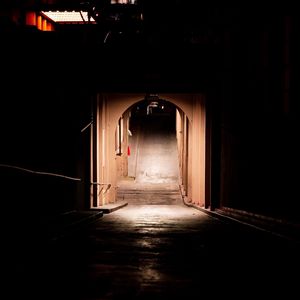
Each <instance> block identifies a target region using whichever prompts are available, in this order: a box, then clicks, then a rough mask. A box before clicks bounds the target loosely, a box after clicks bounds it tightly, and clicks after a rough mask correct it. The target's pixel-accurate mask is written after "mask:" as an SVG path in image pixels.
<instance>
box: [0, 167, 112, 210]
mask: <svg viewBox="0 0 300 300" xmlns="http://www.w3.org/2000/svg"><path fill="white" fill-rule="evenodd" d="M0 168H6V169H13V170H18V171H22V172H26V173H30V174H35V175H42V176H51V177H59V178H63V179H67V180H70V181H76V182H83V180H82V179H81V178H78V177H71V176H66V175H62V174H57V173H50V172H41V171H35V170H31V169H27V168H22V167H19V166H15V165H9V164H0ZM90 185H91V186H97V187H96V191H97V206H98V201H99V198H100V197H101V195H102V197H104V195H105V194H106V193H108V191H109V189H110V188H111V187H112V185H111V184H110V183H99V182H90ZM92 191H95V189H94V188H93V189H92ZM95 194H96V193H95ZM95 194H91V198H92V199H93V197H94V196H95ZM97 206H96V207H97ZM93 207H95V205H93V201H91V208H93Z"/></svg>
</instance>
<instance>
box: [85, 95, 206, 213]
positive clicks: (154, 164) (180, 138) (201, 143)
mask: <svg viewBox="0 0 300 300" xmlns="http://www.w3.org/2000/svg"><path fill="white" fill-rule="evenodd" d="M94 115H95V119H94V123H93V126H92V127H93V128H92V137H91V145H92V147H91V149H92V151H91V177H92V182H94V183H95V184H94V185H93V186H92V189H91V207H99V206H101V205H104V204H107V203H112V202H115V201H117V200H118V191H119V190H120V187H121V186H122V184H123V183H124V180H125V179H126V184H127V185H128V184H129V183H130V184H131V185H132V184H135V185H136V186H135V189H136V188H137V185H138V184H142V185H144V186H145V184H147V185H148V186H147V188H149V186H151V187H152V188H153V187H154V185H155V187H156V188H158V187H159V185H160V187H162V186H163V187H164V189H166V188H167V189H174V186H176V188H177V190H178V191H180V192H181V195H182V196H183V197H185V199H186V200H187V201H189V202H192V203H194V204H197V205H199V206H204V203H205V130H206V113H205V101H204V96H203V95H199V94H160V95H156V94H155V95H145V94H105V95H104V94H98V95H97V99H96V101H95V105H94ZM152 191H153V189H152Z"/></svg>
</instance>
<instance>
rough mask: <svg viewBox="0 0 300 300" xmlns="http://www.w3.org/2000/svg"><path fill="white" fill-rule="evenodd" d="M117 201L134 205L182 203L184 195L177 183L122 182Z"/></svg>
mask: <svg viewBox="0 0 300 300" xmlns="http://www.w3.org/2000/svg"><path fill="white" fill-rule="evenodd" d="M117 201H126V202H128V204H129V205H130V204H133V205H180V204H182V203H183V202H182V197H181V194H180V190H179V186H178V185H176V184H134V185H133V184H127V185H126V184H121V185H119V188H118V189H117Z"/></svg>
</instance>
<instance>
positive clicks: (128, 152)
mask: <svg viewBox="0 0 300 300" xmlns="http://www.w3.org/2000/svg"><path fill="white" fill-rule="evenodd" d="M127 155H128V156H130V147H129V146H128V147H127Z"/></svg>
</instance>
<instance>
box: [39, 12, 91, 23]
mask: <svg viewBox="0 0 300 300" xmlns="http://www.w3.org/2000/svg"><path fill="white" fill-rule="evenodd" d="M42 13H43V14H44V15H45V16H47V17H48V18H50V19H51V20H53V21H54V22H57V23H71V22H75V23H80V22H88V13H87V12H86V11H81V13H80V12H79V11H42ZM90 21H91V22H95V20H94V19H93V18H90Z"/></svg>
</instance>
